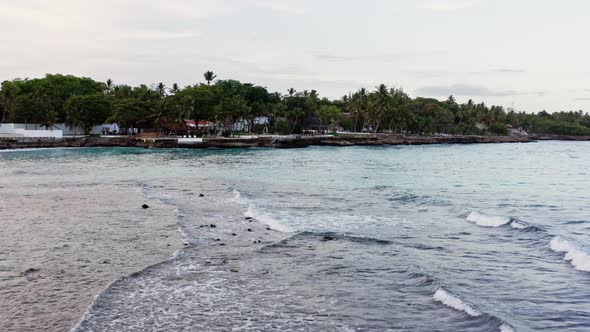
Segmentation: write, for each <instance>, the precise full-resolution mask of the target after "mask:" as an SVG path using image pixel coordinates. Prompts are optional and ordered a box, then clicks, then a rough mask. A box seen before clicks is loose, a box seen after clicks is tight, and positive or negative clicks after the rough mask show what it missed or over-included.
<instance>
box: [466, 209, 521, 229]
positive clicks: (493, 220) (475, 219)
mask: <svg viewBox="0 0 590 332" xmlns="http://www.w3.org/2000/svg"><path fill="white" fill-rule="evenodd" d="M465 220H467V221H469V222H472V223H474V224H477V225H479V226H482V227H500V226H503V225H506V224H508V223H509V222H511V221H512V219H511V218H508V217H501V216H491V215H487V214H483V213H481V212H477V211H473V212H471V213H470V214H469V215H468V216H467V218H465Z"/></svg>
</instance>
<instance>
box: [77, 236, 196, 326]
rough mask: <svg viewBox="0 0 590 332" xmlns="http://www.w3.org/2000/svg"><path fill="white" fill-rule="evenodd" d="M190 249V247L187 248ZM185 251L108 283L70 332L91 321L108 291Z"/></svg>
mask: <svg viewBox="0 0 590 332" xmlns="http://www.w3.org/2000/svg"><path fill="white" fill-rule="evenodd" d="M187 248H190V247H187ZM185 250H186V248H185V249H179V250H176V251H175V252H174V253H173V254H172V255H171V256H170V257H169V258H168V259H166V260H164V261H161V262H157V263H155V264H152V265H149V266H146V267H145V268H143V269H141V270H139V271H136V272H133V273H130V274H128V275H126V276H123V277H120V278H118V279H115V280H113V281H112V282H111V283H109V284H108V285H107V286H106V287H105V288H103V290H102V291H100V292H99V293H97V294H96V295H95V296H94V299H93V300H92V302H91V303H90V305H89V306H88V307H87V308H86V311H85V312H84V314H83V315H82V317H80V319H79V320H78V322H76V324H75V325H74V326H72V328H71V329H70V332H76V331H80V330H81V329H82V328H83V327H84V324H85V323H86V322H87V321H89V320H90V319H92V317H93V312H94V310H95V309H96V308H97V306H98V305H99V302H100V301H101V300H102V299H103V298H104V297H105V296H106V294H107V293H108V291H109V290H111V289H113V288H114V287H115V286H116V285H118V284H120V283H122V282H124V281H125V280H127V279H131V278H138V277H140V276H141V275H142V274H144V273H147V271H149V270H152V269H156V268H158V267H160V266H162V265H165V264H168V263H170V262H173V261H175V260H177V259H178V256H179V255H180V254H181V253H182V252H183V251H185Z"/></svg>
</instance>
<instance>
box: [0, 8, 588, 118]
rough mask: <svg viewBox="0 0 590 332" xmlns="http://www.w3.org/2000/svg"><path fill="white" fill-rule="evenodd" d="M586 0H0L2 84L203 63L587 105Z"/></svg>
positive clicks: (278, 86)
mask: <svg viewBox="0 0 590 332" xmlns="http://www.w3.org/2000/svg"><path fill="white" fill-rule="evenodd" d="M588 13H590V1H587V0H561V1H557V0H364V1H351V0H298V1H291V0H161V1H152V0H100V1H98V0H92V1H89V0H51V1H49V0H19V1H14V0H0V31H1V33H0V81H2V80H6V79H14V78H26V77H29V78H33V77H41V76H44V75H45V74H46V73H63V74H73V75H80V76H89V77H92V78H94V79H97V80H106V79H108V78H111V79H113V80H114V82H115V83H117V84H131V85H137V84H140V83H146V84H152V83H157V82H164V83H165V84H166V85H168V86H170V85H172V83H178V84H179V85H180V86H186V85H192V84H195V83H198V82H203V72H205V71H207V70H212V71H214V72H215V73H216V74H217V76H218V78H220V79H237V80H240V81H242V82H251V83H255V84H258V85H262V86H265V87H267V88H268V89H269V90H271V91H279V92H281V93H286V91H287V89H288V88H291V87H292V88H295V89H296V90H298V91H302V90H304V89H307V90H312V89H315V90H318V92H319V93H320V95H321V96H325V97H328V98H340V97H342V96H343V95H346V94H348V93H349V92H351V91H355V90H357V89H359V88H361V87H365V88H368V89H374V88H375V86H377V85H378V84H380V83H385V84H387V85H388V86H391V87H398V88H403V89H404V91H405V92H407V93H408V94H409V95H411V96H412V97H434V98H439V99H446V97H448V96H449V95H451V94H452V95H454V96H455V97H456V98H457V100H459V101H461V102H463V101H466V100H468V99H474V100H475V101H476V102H480V101H483V102H485V103H486V104H488V105H503V106H505V107H514V108H515V109H516V110H517V111H525V112H538V111H541V110H547V111H550V112H553V111H569V110H579V109H582V110H584V111H589V112H590V43H588V32H590V20H588V19H587V15H588Z"/></svg>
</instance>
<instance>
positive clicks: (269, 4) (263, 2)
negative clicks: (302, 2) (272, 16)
mask: <svg viewBox="0 0 590 332" xmlns="http://www.w3.org/2000/svg"><path fill="white" fill-rule="evenodd" d="M253 4H254V6H257V7H260V8H267V9H270V10H274V11H277V12H284V13H288V14H297V15H301V14H304V13H305V9H304V8H301V7H297V6H293V5H292V4H290V3H289V2H286V1H278V0H259V1H254V3H253Z"/></svg>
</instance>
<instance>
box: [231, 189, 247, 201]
mask: <svg viewBox="0 0 590 332" xmlns="http://www.w3.org/2000/svg"><path fill="white" fill-rule="evenodd" d="M232 202H234V203H239V204H242V203H243V202H244V201H243V200H242V194H241V193H240V192H239V191H238V190H237V189H234V198H233V199H232Z"/></svg>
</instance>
